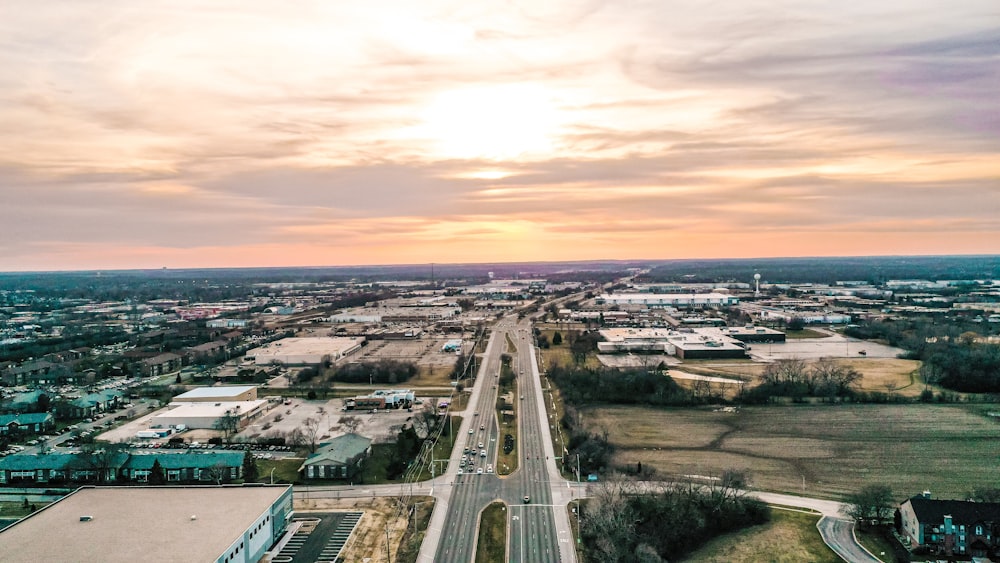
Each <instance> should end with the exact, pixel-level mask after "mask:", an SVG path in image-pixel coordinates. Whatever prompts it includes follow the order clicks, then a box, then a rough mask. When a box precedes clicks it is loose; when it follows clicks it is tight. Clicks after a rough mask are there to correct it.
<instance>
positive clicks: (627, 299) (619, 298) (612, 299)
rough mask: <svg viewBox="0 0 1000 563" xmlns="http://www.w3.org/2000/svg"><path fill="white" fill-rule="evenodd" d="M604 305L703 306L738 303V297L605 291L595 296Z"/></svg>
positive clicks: (723, 305) (709, 294)
mask: <svg viewBox="0 0 1000 563" xmlns="http://www.w3.org/2000/svg"><path fill="white" fill-rule="evenodd" d="M597 302H598V303H602V304H605V305H641V306H644V307H674V308H678V309H679V308H692V307H694V308H703V307H730V306H733V305H738V304H739V302H740V300H739V298H737V297H735V296H733V295H728V294H725V293H612V294H608V293H605V294H603V295H601V296H600V297H598V298H597Z"/></svg>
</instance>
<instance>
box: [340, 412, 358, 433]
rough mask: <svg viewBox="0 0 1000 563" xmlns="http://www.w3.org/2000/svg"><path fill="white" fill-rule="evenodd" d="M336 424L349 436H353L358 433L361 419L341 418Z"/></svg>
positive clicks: (352, 417) (354, 417)
mask: <svg viewBox="0 0 1000 563" xmlns="http://www.w3.org/2000/svg"><path fill="white" fill-rule="evenodd" d="M337 423H339V424H340V425H341V426H343V427H344V429H345V430H347V432H348V433H349V434H354V433H356V432H357V431H358V427H359V426H361V419H360V418H358V417H356V416H342V417H340V420H338V421H337Z"/></svg>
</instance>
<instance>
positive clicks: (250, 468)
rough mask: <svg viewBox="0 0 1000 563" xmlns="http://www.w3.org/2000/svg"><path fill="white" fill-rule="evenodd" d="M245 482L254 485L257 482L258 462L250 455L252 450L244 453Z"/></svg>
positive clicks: (248, 449)
mask: <svg viewBox="0 0 1000 563" xmlns="http://www.w3.org/2000/svg"><path fill="white" fill-rule="evenodd" d="M243 480H244V481H245V482H247V483H252V482H254V481H256V480H257V462H256V461H254V459H253V454H252V453H250V448H247V449H246V451H244V452H243Z"/></svg>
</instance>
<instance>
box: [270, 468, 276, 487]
mask: <svg viewBox="0 0 1000 563" xmlns="http://www.w3.org/2000/svg"><path fill="white" fill-rule="evenodd" d="M275 469H277V467H272V468H271V484H272V485H273V484H274V470H275Z"/></svg>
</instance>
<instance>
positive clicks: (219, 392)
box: [174, 385, 255, 399]
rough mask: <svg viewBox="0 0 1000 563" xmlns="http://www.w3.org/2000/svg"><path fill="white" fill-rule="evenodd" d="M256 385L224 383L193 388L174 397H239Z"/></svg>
mask: <svg viewBox="0 0 1000 563" xmlns="http://www.w3.org/2000/svg"><path fill="white" fill-rule="evenodd" d="M254 387H255V386H254V385H222V386H219V387H199V388H197V389H192V390H190V391H188V392H187V393H181V394H180V395H177V396H176V397H174V399H209V398H214V397H218V398H220V399H224V398H226V397H238V396H240V395H242V394H243V393H246V392H247V391H249V390H251V389H253V388H254Z"/></svg>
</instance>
